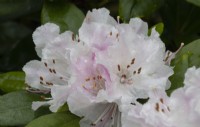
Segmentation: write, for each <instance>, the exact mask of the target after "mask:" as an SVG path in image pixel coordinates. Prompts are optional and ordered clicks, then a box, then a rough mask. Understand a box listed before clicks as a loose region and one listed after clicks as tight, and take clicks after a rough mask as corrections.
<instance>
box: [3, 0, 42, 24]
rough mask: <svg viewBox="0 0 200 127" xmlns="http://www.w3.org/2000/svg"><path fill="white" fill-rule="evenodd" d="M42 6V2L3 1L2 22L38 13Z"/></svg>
mask: <svg viewBox="0 0 200 127" xmlns="http://www.w3.org/2000/svg"><path fill="white" fill-rule="evenodd" d="M41 6H42V0H1V1H0V21H5V20H8V19H12V18H17V17H19V16H22V15H26V14H29V13H33V12H36V11H38V10H40V9H41Z"/></svg>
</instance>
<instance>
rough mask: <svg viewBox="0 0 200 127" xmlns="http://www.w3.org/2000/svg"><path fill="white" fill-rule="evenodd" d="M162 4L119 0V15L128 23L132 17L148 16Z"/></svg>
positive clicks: (157, 1)
mask: <svg viewBox="0 0 200 127" xmlns="http://www.w3.org/2000/svg"><path fill="white" fill-rule="evenodd" d="M162 3H163V0H119V15H120V17H121V18H122V19H123V20H124V21H126V22H128V21H129V19H130V18H132V17H145V16H150V15H151V14H152V13H153V12H155V11H156V10H157V9H158V8H159V7H160V6H161V5H162Z"/></svg>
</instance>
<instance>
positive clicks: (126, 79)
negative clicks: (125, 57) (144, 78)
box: [117, 58, 142, 85]
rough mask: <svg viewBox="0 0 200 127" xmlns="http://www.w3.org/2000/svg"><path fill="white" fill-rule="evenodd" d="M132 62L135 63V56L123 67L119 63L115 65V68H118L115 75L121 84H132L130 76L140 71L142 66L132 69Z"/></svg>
mask: <svg viewBox="0 0 200 127" xmlns="http://www.w3.org/2000/svg"><path fill="white" fill-rule="evenodd" d="M134 63H135V58H133V59H132V60H131V62H130V64H127V65H125V66H123V67H122V66H121V65H120V64H118V65H117V70H118V73H117V75H118V76H119V81H120V83H121V84H128V85H132V84H133V79H132V76H134V75H136V74H140V73H141V71H142V67H140V68H138V69H137V70H134V69H133V67H132V66H133V65H134Z"/></svg>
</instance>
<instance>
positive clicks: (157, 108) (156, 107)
mask: <svg viewBox="0 0 200 127" xmlns="http://www.w3.org/2000/svg"><path fill="white" fill-rule="evenodd" d="M155 109H156V111H158V112H159V104H158V103H156V106H155Z"/></svg>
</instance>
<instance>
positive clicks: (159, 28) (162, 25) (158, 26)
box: [148, 22, 164, 35]
mask: <svg viewBox="0 0 200 127" xmlns="http://www.w3.org/2000/svg"><path fill="white" fill-rule="evenodd" d="M153 28H155V29H156V31H157V32H158V33H159V34H160V35H161V34H162V33H163V29H164V24H163V23H162V22H161V23H158V24H156V25H154V26H152V27H151V28H150V29H149V31H148V35H150V34H151V31H152V29H153Z"/></svg>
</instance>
